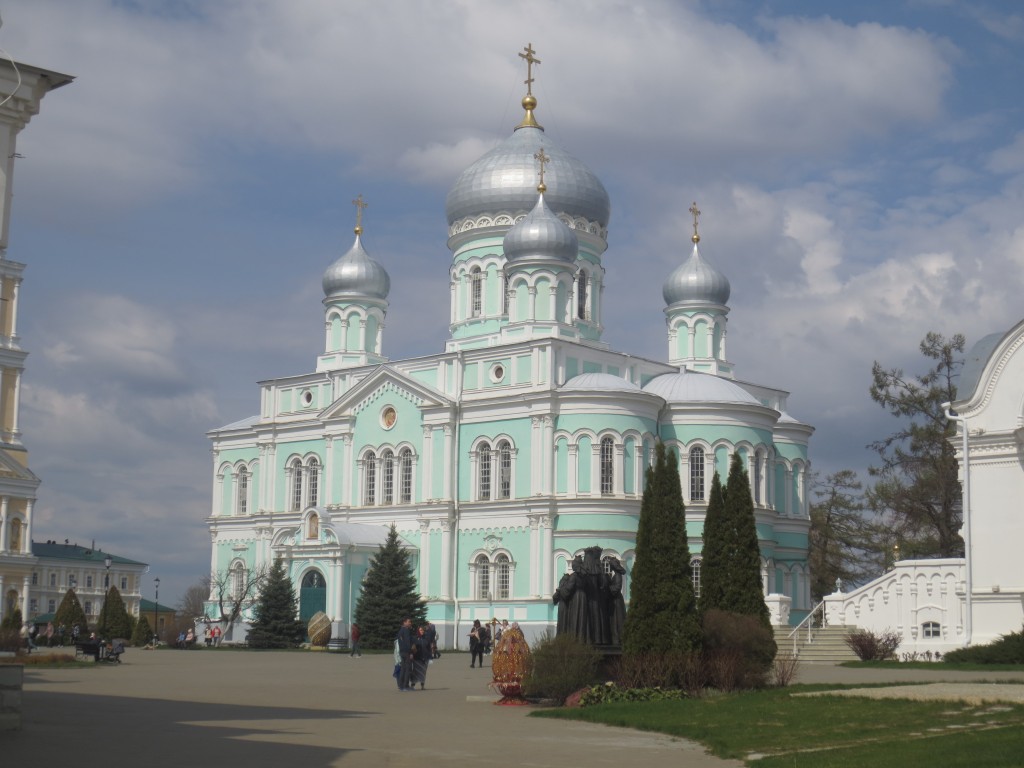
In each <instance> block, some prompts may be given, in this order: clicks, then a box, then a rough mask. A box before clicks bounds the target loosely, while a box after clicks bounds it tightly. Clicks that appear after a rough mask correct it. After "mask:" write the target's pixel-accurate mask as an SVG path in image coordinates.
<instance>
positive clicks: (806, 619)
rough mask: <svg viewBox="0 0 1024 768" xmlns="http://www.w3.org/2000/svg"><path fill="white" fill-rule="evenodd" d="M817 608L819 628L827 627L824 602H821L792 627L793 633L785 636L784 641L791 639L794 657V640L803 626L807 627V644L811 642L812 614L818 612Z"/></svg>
mask: <svg viewBox="0 0 1024 768" xmlns="http://www.w3.org/2000/svg"><path fill="white" fill-rule="evenodd" d="M819 608H820V609H821V626H822V628H824V627H827V626H828V620H827V619H826V617H825V601H824V600H822V601H821V602H820V603H818V604H817V605H816V606H814V607H813V608H811V610H810V612H809V613H808V614H807V615H806V616H804V618H803V620H802V621H801V622H800V623H799V624H797V625H796V626H795V627H793V631H792V632H790V633H789V634H788V635H786V639H787V640H788V639H789V638H793V655H794V656H796V638H797V633H798V632H799V631H800V629H801V628H802V627H803V625H804V624H806V625H807V642H808V643H809V642H811V639H812V634H811V629H812V627H813V625H814V614H816V613H817V612H818V609H819Z"/></svg>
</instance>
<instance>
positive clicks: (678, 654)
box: [613, 651, 707, 695]
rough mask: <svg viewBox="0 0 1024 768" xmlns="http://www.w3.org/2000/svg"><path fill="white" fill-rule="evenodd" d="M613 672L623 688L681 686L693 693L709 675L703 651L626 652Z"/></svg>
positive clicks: (618, 683)
mask: <svg viewBox="0 0 1024 768" xmlns="http://www.w3.org/2000/svg"><path fill="white" fill-rule="evenodd" d="M613 675H614V678H615V682H616V684H617V685H618V686H619V687H620V688H624V689H629V690H632V689H644V688H662V689H664V688H682V689H683V690H685V691H687V692H689V693H690V694H692V695H693V694H697V693H699V691H700V690H701V689H702V688H703V687H704V684H705V682H706V677H707V676H706V674H705V672H704V664H703V658H702V656H701V654H700V653H697V652H689V653H687V652H683V651H670V652H666V653H624V654H622V656H621V657H619V659H618V661H617V663H616V664H615V667H614V673H613Z"/></svg>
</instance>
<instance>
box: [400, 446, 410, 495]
mask: <svg viewBox="0 0 1024 768" xmlns="http://www.w3.org/2000/svg"><path fill="white" fill-rule="evenodd" d="M398 466H399V467H400V468H401V472H400V474H401V480H400V482H401V490H400V491H399V503H401V504H411V503H412V451H411V450H409V449H408V448H403V449H402V452H401V453H399V454H398Z"/></svg>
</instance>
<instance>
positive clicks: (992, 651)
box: [944, 630, 1024, 664]
mask: <svg viewBox="0 0 1024 768" xmlns="http://www.w3.org/2000/svg"><path fill="white" fill-rule="evenodd" d="M944 660H945V661H948V662H949V663H951V664H963V663H973V664H1024V630H1021V631H1020V632H1011V633H1010V634H1008V635H1003V636H1002V637H1000V638H999V639H998V640H996V641H995V642H993V643H990V644H989V645H974V646H971V647H970V648H958V649H956V650H955V651H950V652H949V653H947V654H946V655H945V657H944Z"/></svg>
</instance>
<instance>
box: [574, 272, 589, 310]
mask: <svg viewBox="0 0 1024 768" xmlns="http://www.w3.org/2000/svg"><path fill="white" fill-rule="evenodd" d="M576 317H578V318H579V319H580V320H586V319H587V273H586V272H585V271H583V270H582V269H581V270H580V275H579V277H578V278H577V286H576Z"/></svg>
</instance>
